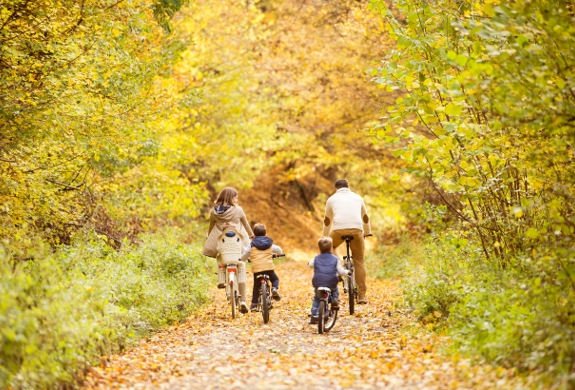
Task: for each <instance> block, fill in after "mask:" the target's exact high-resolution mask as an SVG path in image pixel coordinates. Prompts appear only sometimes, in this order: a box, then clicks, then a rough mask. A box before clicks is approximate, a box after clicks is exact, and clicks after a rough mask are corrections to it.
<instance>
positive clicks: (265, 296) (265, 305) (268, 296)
mask: <svg viewBox="0 0 575 390" xmlns="http://www.w3.org/2000/svg"><path fill="white" fill-rule="evenodd" d="M283 256H285V253H282V254H281V255H277V254H275V253H274V254H273V255H272V258H274V259H275V258H277V257H283ZM255 278H256V280H257V283H260V295H259V297H258V308H257V311H261V313H262V317H263V320H264V324H267V323H268V322H269V321H270V310H271V309H272V308H273V307H274V305H273V302H272V286H271V282H270V277H269V276H268V275H266V274H263V273H261V274H260V273H258V274H256V275H255Z"/></svg>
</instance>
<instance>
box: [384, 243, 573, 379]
mask: <svg viewBox="0 0 575 390" xmlns="http://www.w3.org/2000/svg"><path fill="white" fill-rule="evenodd" d="M402 246H403V244H400V246H399V247H398V249H397V250H395V251H392V253H398V254H399V253H403V254H404V257H401V256H397V257H396V258H395V259H394V261H397V262H399V263H405V264H406V265H407V266H406V267H405V269H406V270H407V271H406V272H404V275H403V276H404V278H403V280H402V282H401V285H402V287H403V288H404V297H403V303H404V304H405V305H406V306H407V307H410V308H412V309H414V310H415V312H416V313H417V314H418V316H419V319H420V320H421V321H422V322H423V323H424V324H426V325H427V326H428V327H429V328H432V329H436V330H441V331H444V332H447V333H448V334H449V335H450V336H451V340H452V343H451V348H452V349H453V351H457V352H459V353H464V354H467V355H470V356H473V357H476V358H477V357H480V358H482V359H485V360H487V361H490V362H492V363H495V364H500V365H503V366H505V367H515V368H518V369H519V370H522V371H531V372H538V373H539V374H541V377H542V379H541V380H542V383H547V382H549V384H552V385H553V386H567V384H568V383H569V382H568V381H569V372H570V371H571V370H572V366H573V363H574V362H575V360H574V356H575V349H574V345H575V344H574V343H573V340H574V339H575V326H574V323H575V312H574V311H573V305H572V302H573V299H574V298H575V290H573V289H566V288H565V286H564V283H563V282H562V281H561V278H563V277H566V276H559V275H560V274H558V272H557V270H555V271H554V272H553V273H551V270H550V269H548V266H549V263H545V262H533V261H532V260H531V259H530V258H528V257H522V258H517V259H514V260H513V261H512V264H513V267H509V268H507V269H501V268H500V267H498V266H497V265H494V264H492V263H490V262H485V261H484V255H483V253H482V250H481V248H480V245H477V244H474V243H473V241H470V240H468V239H466V238H461V237H460V236H458V235H455V234H447V235H444V236H441V237H439V236H437V237H435V238H431V237H430V238H429V239H427V240H425V241H424V242H423V243H422V246H421V248H420V249H418V251H417V253H418V254H417V255H415V256H414V253H413V252H412V251H403V250H402V249H401V248H402ZM548 260H550V259H548ZM557 261H558V260H557V259H555V261H554V262H552V263H556V262H557ZM382 272H386V269H385V268H383V269H381V270H379V272H378V273H377V274H379V276H380V277H381V276H382ZM383 275H385V273H384V274H383ZM549 384H548V385H549Z"/></svg>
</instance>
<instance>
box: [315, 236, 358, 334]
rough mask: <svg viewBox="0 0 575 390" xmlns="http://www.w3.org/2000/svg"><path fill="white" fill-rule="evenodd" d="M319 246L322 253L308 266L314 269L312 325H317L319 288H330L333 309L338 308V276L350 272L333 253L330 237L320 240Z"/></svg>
mask: <svg viewBox="0 0 575 390" xmlns="http://www.w3.org/2000/svg"><path fill="white" fill-rule="evenodd" d="M317 246H318V247H319V251H320V252H321V253H320V254H319V255H317V256H316V257H315V258H314V259H313V260H312V261H310V262H309V263H308V266H309V267H311V268H313V279H312V280H311V283H312V284H313V287H314V296H313V303H312V305H311V320H310V322H309V323H310V324H317V311H318V309H319V299H317V288H318V287H329V288H330V290H331V299H332V301H331V302H332V307H334V308H335V307H337V306H338V300H337V298H338V297H339V290H338V288H337V283H338V281H339V277H338V275H339V276H347V275H348V271H347V270H346V269H345V268H343V267H342V266H341V264H340V263H339V259H338V258H337V257H335V256H334V255H333V254H332V253H331V251H332V249H333V241H332V239H331V238H330V237H322V238H320V239H319V240H318V242H317Z"/></svg>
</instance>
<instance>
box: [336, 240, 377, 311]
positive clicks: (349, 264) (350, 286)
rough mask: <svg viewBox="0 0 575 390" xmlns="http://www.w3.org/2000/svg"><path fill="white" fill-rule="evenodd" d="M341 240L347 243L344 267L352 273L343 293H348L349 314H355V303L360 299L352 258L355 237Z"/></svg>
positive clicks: (347, 278) (348, 277)
mask: <svg viewBox="0 0 575 390" xmlns="http://www.w3.org/2000/svg"><path fill="white" fill-rule="evenodd" d="M365 237H371V234H367V235H365ZM341 239H342V240H344V241H345V250H346V256H344V257H343V261H344V264H343V267H344V268H345V269H346V270H348V271H350V272H349V275H348V276H347V277H346V283H344V285H343V292H344V293H347V294H348V296H349V314H353V313H354V312H355V303H356V302H357V301H358V299H359V293H358V292H357V282H356V281H355V269H354V266H353V259H352V257H351V248H350V242H351V241H352V240H353V236H341Z"/></svg>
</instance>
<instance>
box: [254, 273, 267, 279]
mask: <svg viewBox="0 0 575 390" xmlns="http://www.w3.org/2000/svg"><path fill="white" fill-rule="evenodd" d="M259 278H264V279H269V278H270V277H269V276H267V275H266V274H256V279H259Z"/></svg>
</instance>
